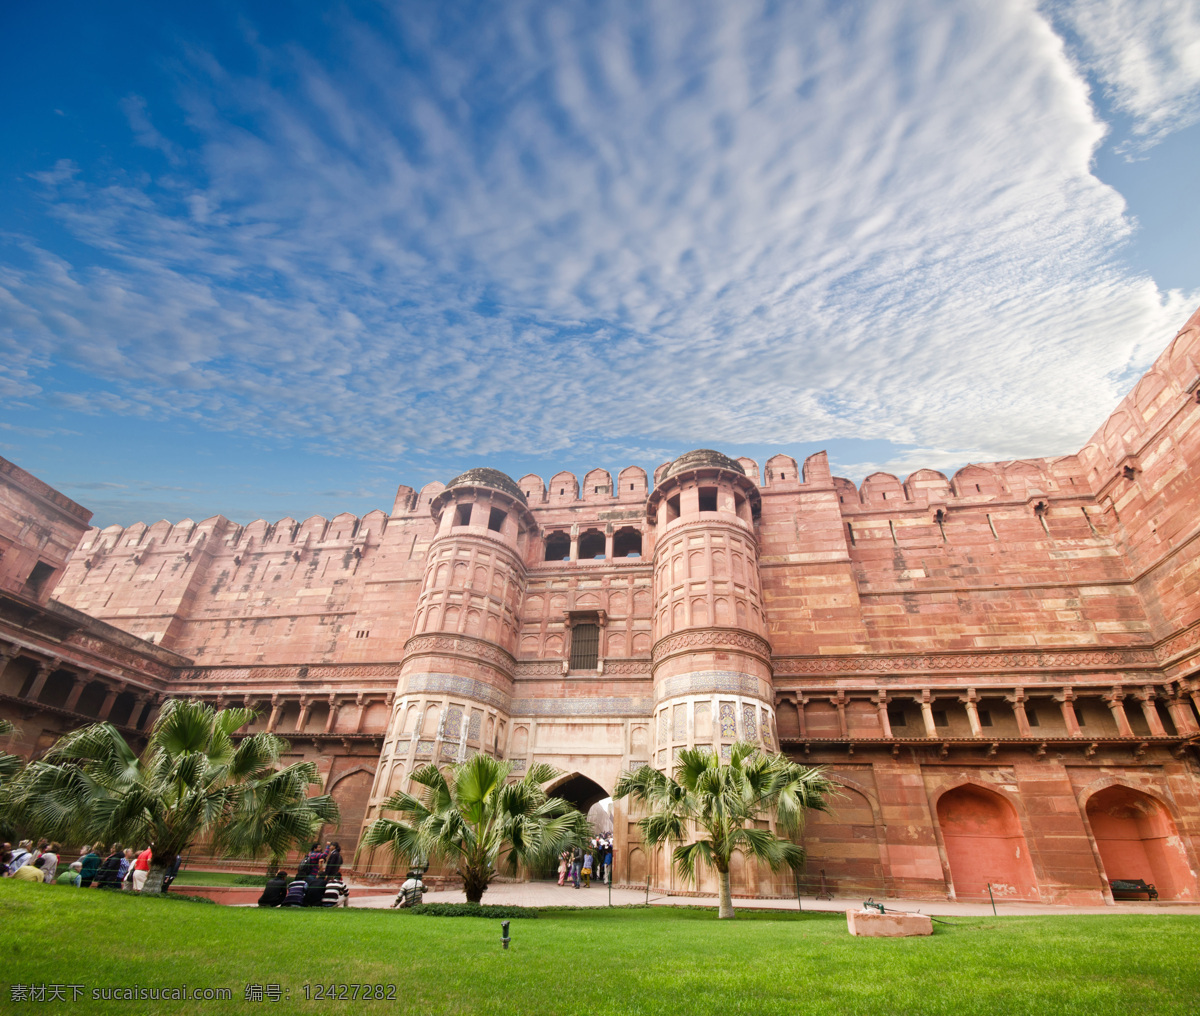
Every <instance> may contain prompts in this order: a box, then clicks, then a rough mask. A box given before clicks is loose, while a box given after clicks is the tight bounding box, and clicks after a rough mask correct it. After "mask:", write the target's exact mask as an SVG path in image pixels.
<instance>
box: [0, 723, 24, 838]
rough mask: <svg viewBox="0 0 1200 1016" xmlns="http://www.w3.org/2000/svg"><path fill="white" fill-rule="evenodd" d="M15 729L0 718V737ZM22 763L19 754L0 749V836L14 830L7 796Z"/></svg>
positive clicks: (11, 732)
mask: <svg viewBox="0 0 1200 1016" xmlns="http://www.w3.org/2000/svg"><path fill="white" fill-rule="evenodd" d="M16 730H17V728H16V727H14V726H13V725H12V723H11V721H9V720H5V719H0V737H8V736H9V735H10V734H15V733H16ZM23 765H25V760H24V759H23V758H21V756H20V755H13V754H10V753H9V752H7V751H0V836H11V835H12V833H13V831H14V830H13V827H12V822H11V820H10V817H9V815H10V812H9V807H8V796H9V792H10V790H11V787H12V782H13V780H14V779H16V777H17V775H18V774H19V773H20V772H21V767H22V766H23Z"/></svg>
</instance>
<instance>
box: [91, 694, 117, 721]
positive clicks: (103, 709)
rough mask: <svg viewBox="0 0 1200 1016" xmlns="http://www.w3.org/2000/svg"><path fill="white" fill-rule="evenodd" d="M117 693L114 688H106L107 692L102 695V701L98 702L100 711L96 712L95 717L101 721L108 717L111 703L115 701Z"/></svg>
mask: <svg viewBox="0 0 1200 1016" xmlns="http://www.w3.org/2000/svg"><path fill="white" fill-rule="evenodd" d="M118 694H119V693H118V691H117V689H116V688H109V689H108V693H107V694H106V695H105V696H104V701H103V702H102V703H101V704H100V712H98V713H97V714H96V719H97V720H99V721H100V722H101V723H103V722H104V721H105V720H107V719H108V714H109V713H111V712H112V707H113V703H114V702H116V701H117V695H118Z"/></svg>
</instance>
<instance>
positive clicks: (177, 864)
mask: <svg viewBox="0 0 1200 1016" xmlns="http://www.w3.org/2000/svg"><path fill="white" fill-rule="evenodd" d="M182 867H183V854H176V855H175V860H173V861H172V862H171V867H169V868H168V869H167V873H166V874H165V875H164V876H163V892H166V891H167V890H168V889H170V888H171V883H172V882H174V881H175V876H176V875H178V874H179V869H180V868H182Z"/></svg>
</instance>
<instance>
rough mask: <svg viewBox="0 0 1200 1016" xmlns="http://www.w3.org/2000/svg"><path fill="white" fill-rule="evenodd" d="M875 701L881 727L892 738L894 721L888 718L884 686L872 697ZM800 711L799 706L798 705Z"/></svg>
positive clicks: (884, 734)
mask: <svg viewBox="0 0 1200 1016" xmlns="http://www.w3.org/2000/svg"><path fill="white" fill-rule="evenodd" d="M871 701H872V702H874V703H875V708H876V709H877V710H878V711H879V729H880V730H881V731H882V732H883V736H884V737H886V738H888V739H889V740H890V739H891V736H892V721H891V720H889V719H888V711H887V707H888V697H887V692H886V691H884V690H883V689H882V688H880V689H879V694H878V695H875V696H874V697H872V699H871ZM797 711H799V707H797Z"/></svg>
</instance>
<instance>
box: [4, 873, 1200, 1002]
mask: <svg viewBox="0 0 1200 1016" xmlns="http://www.w3.org/2000/svg"><path fill="white" fill-rule="evenodd" d="M935 928H936V933H935V934H934V936H933V937H932V938H922V939H890V940H889V939H855V938H851V937H850V936H849V935H848V934H847V933H846V922H845V918H844V917H843V916H842V915H840V914H833V915H830V914H815V913H813V914H808V913H806V914H797V913H781V912H759V913H750V912H748V911H742V912H741V913H740V915H739V917H738V919H737V920H736V921H733V922H723V923H720V924H718V922H717V921H716V918H715V914H714V913H713V912H712V911H704V910H691V909H688V910H680V909H675V908H667V907H655V908H650V909H640V908H639V909H627V910H624V909H617V910H603V909H601V910H576V911H570V912H564V911H554V912H546V911H543V914H542V916H541V917H539V918H537V919H536V920H514V921H513V922H512V942H513V944H512V949H511V950H510V951H508V952H504V951H502V950H501V948H500V922H499V921H495V920H483V919H477V918H445V917H419V916H413V915H409V914H404V913H401V912H398V911H390V910H382V911H380V910H283V911H280V910H270V911H260V910H257V909H242V908H232V907H220V906H208V905H203V904H197V903H189V902H186V901H174V902H172V901H169V900H154V899H138V898H132V897H127V896H122V895H120V894H117V893H105V892H101V891H99V890H90V891H83V890H70V889H65V888H59V887H47V886H38V885H26V884H14V883H12V882H5V883H3V884H0V956H3V957H4V958H5V959H4V963H3V964H2V965H0V992H2V994H0V1010H3V1011H7V1012H14V1013H20V1012H29V1013H34V1012H37V1013H39V1014H40V1013H50V1012H71V1013H85V1012H97V1013H121V1012H127V1013H133V1012H137V1013H146V1012H153V1013H156V1014H157V1013H177V1012H184V1013H197V1012H220V1013H242V1012H270V1013H272V1014H283V1013H291V1012H303V1013H318V1012H327V1011H332V1012H347V1011H351V1010H363V1009H367V1010H373V1011H385V1010H386V1011H389V1012H403V1013H409V1012H413V1013H439V1014H440V1013H488V1014H497V1016H510V1014H525V1013H529V1014H537V1016H556V1014H589V1016H590V1014H600V1016H603V1014H611V1016H623V1014H629V1013H683V1014H713V1016H729V1014H733V1013H753V1014H760V1013H762V1014H780V1016H783V1014H787V1016H795V1014H799V1013H822V1014H824V1013H828V1014H838V1016H842V1014H847V1013H853V1014H873V1013H878V1014H881V1016H882V1014H888V1016H890V1014H895V1013H945V1014H947V1016H967V1014H974V1013H1002V1014H1005V1016H1008V1014H1022V1016H1024V1014H1035V1013H1045V1014H1047V1016H1049V1014H1053V1016H1060V1014H1064V1013H1070V1014H1075V1013H1089V1014H1091V1013H1096V1014H1100V1013H1111V1014H1114V1016H1118V1014H1119V1016H1132V1014H1137V1016H1142V1014H1148V1013H1178V1014H1181V1016H1182V1014H1185V1013H1186V1014H1189V1016H1190V1014H1192V1013H1195V1012H1196V1011H1197V1009H1198V1008H1200V958H1198V957H1200V949H1198V948H1197V942H1198V941H1200V918H1194V917H1174V916H1162V917H1156V916H1149V917H1145V916H1136V915H1114V916H1111V917H1109V916H1103V917H1007V918H1003V917H1002V918H990V919H966V918H956V919H955V925H954V926H953V927H949V926H945V925H935ZM14 982H15V983H18V984H29V983H33V984H41V983H43V982H44V983H48V984H50V983H67V984H71V983H74V984H83V985H85V986H86V992H87V997H86V998H84V999H81V1000H80V1001H78V1002H75V1003H70V1002H67V1003H61V1002H49V1003H43V1002H30V1003H19V1002H18V1003H12V1002H11V1001H10V999H11V994H10V992H11V988H10V985H11V984H12V983H14ZM322 982H323V983H328V982H339V983H353V982H357V983H370V984H377V983H378V984H385V985H386V984H395V985H397V996H398V1000H397V1001H396V1002H386V1001H370V1002H363V1001H358V1002H351V1001H338V1002H328V1001H320V1002H318V1001H308V1002H306V1001H305V992H304V986H305V984H306V983H307V984H309V985H314V984H317V983H322ZM183 983H186V984H187V985H188V989H189V990H192V989H195V988H198V987H204V988H210V987H211V988H227V989H229V990H230V991H231V993H232V1000H230V1001H203V1002H202V1001H186V1002H177V1001H167V1002H163V1001H159V1002H147V1001H136V1002H111V1001H92V1000H91V998H90V996H91V992H92V990H93V989H98V988H101V987H113V986H118V987H120V986H124V987H130V986H133V985H141V986H147V987H148V986H156V987H157V986H177V985H179V984H183ZM248 983H249V984H263V985H266V984H272V983H273V984H279V985H281V986H282V990H283V993H284V997H283V999H282V1000H281V1001H279V1002H270V1001H266V1002H247V1001H245V1000H244V998H245V990H246V985H247V984H248ZM68 996H69V993H68Z"/></svg>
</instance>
